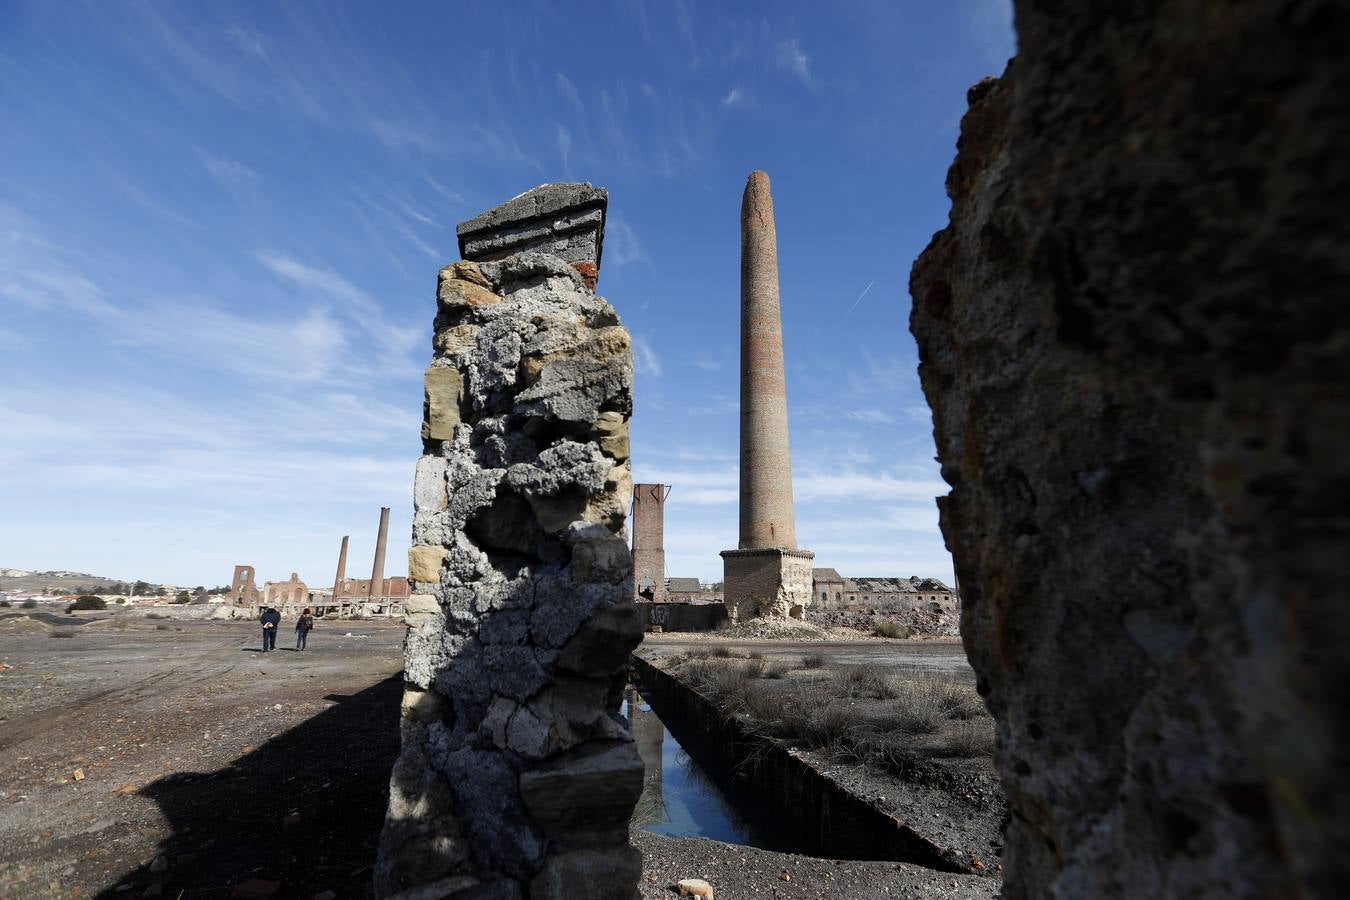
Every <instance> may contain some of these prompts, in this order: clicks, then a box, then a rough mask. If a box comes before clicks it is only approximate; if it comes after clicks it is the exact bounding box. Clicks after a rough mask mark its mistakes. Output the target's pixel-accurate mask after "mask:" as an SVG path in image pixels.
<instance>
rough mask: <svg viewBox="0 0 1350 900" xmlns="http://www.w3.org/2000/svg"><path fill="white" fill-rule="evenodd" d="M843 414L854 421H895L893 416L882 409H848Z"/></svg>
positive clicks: (876, 422) (886, 422) (884, 422)
mask: <svg viewBox="0 0 1350 900" xmlns="http://www.w3.org/2000/svg"><path fill="white" fill-rule="evenodd" d="M844 415H845V416H847V417H848V418H850V419H852V420H853V421H854V422H870V423H873V424H889V423H892V422H894V421H895V416H893V415H891V414H890V413H888V412H886V411H885V410H882V409H850V410H849V411H848V412H846V413H844Z"/></svg>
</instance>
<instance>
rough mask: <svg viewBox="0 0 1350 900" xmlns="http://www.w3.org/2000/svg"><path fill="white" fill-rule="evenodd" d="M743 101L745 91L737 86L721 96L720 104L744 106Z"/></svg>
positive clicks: (744, 100) (744, 101)
mask: <svg viewBox="0 0 1350 900" xmlns="http://www.w3.org/2000/svg"><path fill="white" fill-rule="evenodd" d="M745 103H746V99H745V91H743V90H741V89H740V88H738V87H734V88H732V89H731V90H730V91H728V92H727V95H726V96H725V97H723V98H722V105H723V106H724V107H728V108H730V107H733V106H744V105H745Z"/></svg>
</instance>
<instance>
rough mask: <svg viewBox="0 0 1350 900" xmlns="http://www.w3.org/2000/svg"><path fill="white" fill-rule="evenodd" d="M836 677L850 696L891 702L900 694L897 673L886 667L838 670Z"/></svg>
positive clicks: (868, 666) (853, 667)
mask: <svg viewBox="0 0 1350 900" xmlns="http://www.w3.org/2000/svg"><path fill="white" fill-rule="evenodd" d="M834 675H835V679H836V680H837V681H839V682H841V685H842V687H843V688H844V691H845V692H846V693H848V694H852V695H861V696H865V697H876V698H878V699H881V700H889V699H891V698H892V697H895V696H898V693H899V691H898V688H897V685H896V679H895V673H894V672H893V671H891V670H890V669H887V668H886V667H885V666H879V665H875V664H871V663H869V664H867V665H862V666H847V667H845V668H842V669H838V670H836V671H835V673H834Z"/></svg>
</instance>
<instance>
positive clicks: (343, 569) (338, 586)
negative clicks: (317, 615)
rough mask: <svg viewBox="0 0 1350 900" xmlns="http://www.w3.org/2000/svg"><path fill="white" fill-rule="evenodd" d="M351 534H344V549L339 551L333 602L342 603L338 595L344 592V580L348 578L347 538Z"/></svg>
mask: <svg viewBox="0 0 1350 900" xmlns="http://www.w3.org/2000/svg"><path fill="white" fill-rule="evenodd" d="M349 537H350V535H346V534H344V535H343V536H342V549H341V550H339V551H338V566H337V576H336V577H335V578H334V579H333V600H332V602H333V603H341V601H340V600H339V599H338V595H339V594H341V592H342V582H343V581H345V580H346V579H347V539H348V538H349Z"/></svg>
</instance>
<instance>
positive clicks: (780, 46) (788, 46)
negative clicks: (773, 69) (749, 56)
mask: <svg viewBox="0 0 1350 900" xmlns="http://www.w3.org/2000/svg"><path fill="white" fill-rule="evenodd" d="M774 62H775V63H776V64H777V65H778V67H779V68H780V69H784V70H786V71H788V72H791V73H792V74H793V75H795V76H797V77H798V78H799V79H801V81H802V83H803V84H807V85H811V84H814V83H815V82H814V79H813V78H812V76H811V57H809V56H807V55H806V53H805V52H804V51H803V50H802V48H801V44H800V43H799V42H798V40H797V39H796V38H790V39H788V40H786V41H779V42H778V43H777V44H775V45H774Z"/></svg>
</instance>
